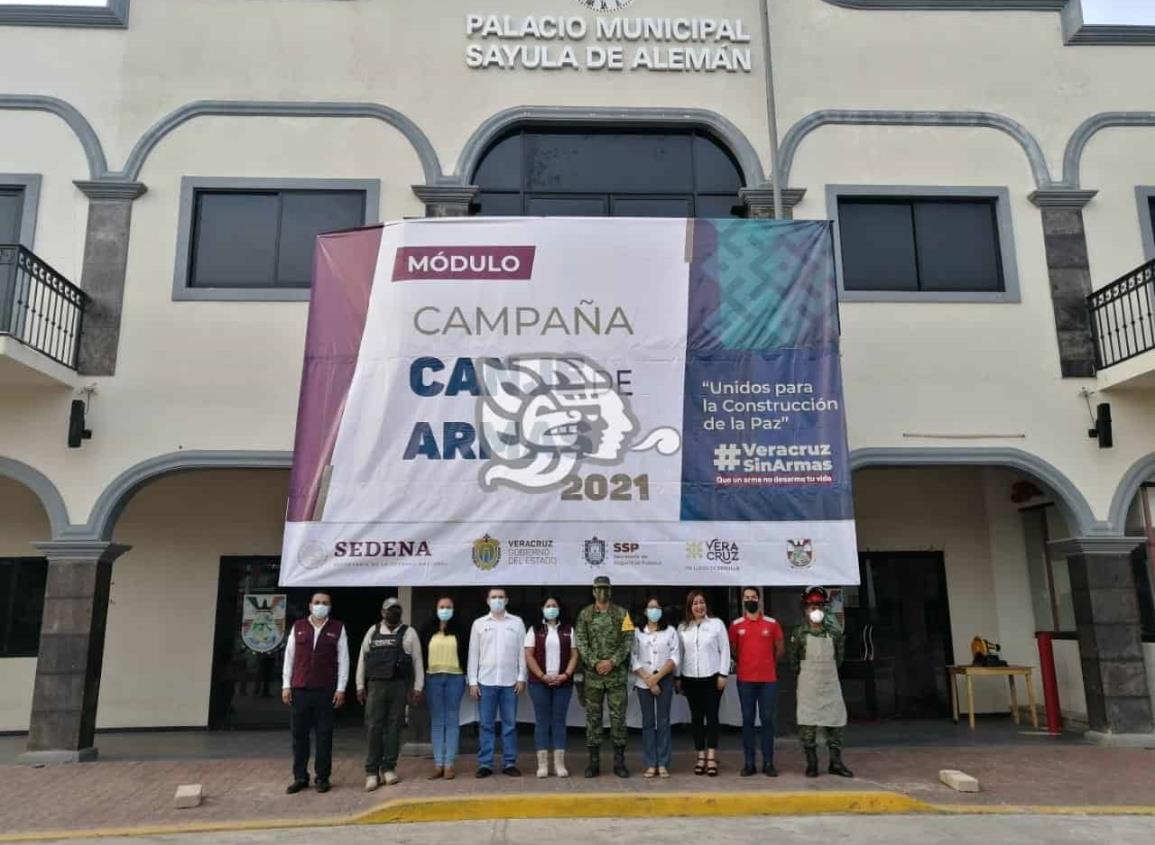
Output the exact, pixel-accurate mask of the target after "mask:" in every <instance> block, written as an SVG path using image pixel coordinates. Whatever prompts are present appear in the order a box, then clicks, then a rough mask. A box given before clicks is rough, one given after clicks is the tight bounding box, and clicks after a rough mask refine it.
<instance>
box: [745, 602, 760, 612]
mask: <svg viewBox="0 0 1155 845" xmlns="http://www.w3.org/2000/svg"><path fill="white" fill-rule="evenodd" d="M742 607H744V608H746V612H747V613H757V612H758V602H756V601H744V602H742Z"/></svg>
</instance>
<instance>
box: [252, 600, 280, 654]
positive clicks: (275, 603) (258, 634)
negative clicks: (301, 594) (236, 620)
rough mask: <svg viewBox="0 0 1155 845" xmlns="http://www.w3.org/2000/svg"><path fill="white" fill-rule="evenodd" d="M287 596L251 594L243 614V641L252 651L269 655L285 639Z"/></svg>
mask: <svg viewBox="0 0 1155 845" xmlns="http://www.w3.org/2000/svg"><path fill="white" fill-rule="evenodd" d="M285 599H286V597H285V595H284V594H282V593H275V594H271V593H249V594H246V595H245V597H244V604H243V607H244V609H243V611H242V612H241V640H242V641H243V642H244V644H245V645H246V646H247V647H248V648H249V649H250V650H252V651H255V652H257V653H258V654H267V653H268V652H270V651H276V650H277V649H278V648H280V647H281V642H282V641H283V640H284V639H285Z"/></svg>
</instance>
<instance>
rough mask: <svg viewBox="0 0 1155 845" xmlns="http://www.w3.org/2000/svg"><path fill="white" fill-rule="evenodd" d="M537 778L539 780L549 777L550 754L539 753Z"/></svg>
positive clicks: (545, 752)
mask: <svg viewBox="0 0 1155 845" xmlns="http://www.w3.org/2000/svg"><path fill="white" fill-rule="evenodd" d="M537 776H538V777H539V778H547V777H549V752H548V751H539V752H537Z"/></svg>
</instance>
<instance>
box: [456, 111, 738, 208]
mask: <svg viewBox="0 0 1155 845" xmlns="http://www.w3.org/2000/svg"><path fill="white" fill-rule="evenodd" d="M473 184H475V185H477V186H478V187H480V188H481V192H480V194H479V195H478V197H477V203H478V205H479V207H480V211H479V213H480V214H482V215H487V216H531V217H539V216H540V217H557V216H572V217H741V216H743V207H742V202H741V200H740V198H739V196H738V189H739V188H741V187H742V186H743V184H744V182H743V179H742V171H741V170H740V169H739V167H738V164H737V162H736V161H735V160H734V157H733V156H732V155H731V154H730V153H729V151H727V150H726V149H725V147H723V146H722V145H721V144H719V143H718V142H717V141H716V140H714V139H713V138H712V137H710V136H709V135H707V134H705V133H704V132H701V131H698V130H695V129H668V130H662V131H645V130H640V129H639V130H623V131H601V130H591V129H578V130H568V129H556V128H544V127H543V128H532V127H523V128H519V129H517V130H515V131H514V132H512V133H510V134H508V135H506V136H504V137H502V138H501V139H500V140H498V141H497V142H496V143H494V144H493V146H491V147H490V148H489V150H488V151H487V152H486V153H485V155H484V156H483V157H482V159H481V163H480V164H479V165H478V167H477V172H476V173H475V174H474V178H473Z"/></svg>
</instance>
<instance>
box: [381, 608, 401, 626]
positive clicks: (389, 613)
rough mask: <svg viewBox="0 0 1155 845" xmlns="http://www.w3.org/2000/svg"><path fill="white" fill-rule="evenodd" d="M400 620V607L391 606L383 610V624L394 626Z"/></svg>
mask: <svg viewBox="0 0 1155 845" xmlns="http://www.w3.org/2000/svg"><path fill="white" fill-rule="evenodd" d="M400 621H401V608H399V607H391V608H389V609H388V610H386V611H385V624H386V625H388V626H389V627H390V628H392V627H395V626H396V625H397V623H399V622H400Z"/></svg>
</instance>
